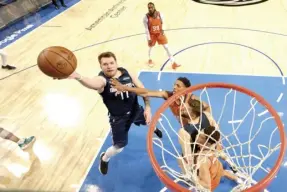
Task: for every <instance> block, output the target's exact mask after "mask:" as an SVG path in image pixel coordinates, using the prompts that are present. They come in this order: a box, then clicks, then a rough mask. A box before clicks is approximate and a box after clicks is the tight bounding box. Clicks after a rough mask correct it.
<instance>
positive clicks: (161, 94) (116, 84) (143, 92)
mask: <svg viewBox="0 0 287 192" xmlns="http://www.w3.org/2000/svg"><path fill="white" fill-rule="evenodd" d="M110 83H111V85H112V86H113V87H114V88H116V89H117V90H118V91H129V92H133V93H136V94H137V95H139V96H142V97H159V98H164V99H167V98H168V93H167V92H166V91H152V90H148V89H145V88H140V87H128V86H125V85H122V84H121V83H120V82H119V81H117V80H116V79H113V80H111V82H110Z"/></svg>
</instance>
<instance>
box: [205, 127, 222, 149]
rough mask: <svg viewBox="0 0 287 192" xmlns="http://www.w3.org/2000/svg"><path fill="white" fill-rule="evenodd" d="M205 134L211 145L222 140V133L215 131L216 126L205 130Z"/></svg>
mask: <svg viewBox="0 0 287 192" xmlns="http://www.w3.org/2000/svg"><path fill="white" fill-rule="evenodd" d="M203 132H204V134H205V135H206V137H207V139H206V141H207V143H210V144H211V145H212V144H214V143H216V142H218V141H219V139H220V133H219V131H217V130H216V129H215V127H214V126H209V127H206V128H205V129H203Z"/></svg>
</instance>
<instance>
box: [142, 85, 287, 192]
mask: <svg viewBox="0 0 287 192" xmlns="http://www.w3.org/2000/svg"><path fill="white" fill-rule="evenodd" d="M204 88H226V89H233V90H236V91H239V92H241V93H245V94H247V95H249V96H251V97H255V98H256V99H257V101H258V102H259V103H261V104H262V105H263V106H265V107H266V108H267V110H268V111H269V113H271V114H272V116H273V117H274V119H275V121H276V124H277V126H278V129H279V132H280V141H281V146H280V154H279V157H278V159H277V161H276V163H275V165H274V167H273V168H272V169H271V170H270V172H269V174H268V175H266V176H265V177H264V178H263V179H262V180H261V181H259V182H258V183H257V184H256V185H254V186H252V187H250V188H248V189H246V190H245V191H246V192H251V191H252V192H253V191H260V190H262V189H264V188H266V187H267V186H268V185H269V184H270V182H271V181H272V179H273V178H274V177H275V176H276V174H277V172H278V171H279V169H280V164H281V163H282V161H283V159H284V154H285V149H286V139H285V131H284V126H283V124H282V121H281V119H280V117H279V115H278V114H277V112H276V110H275V109H274V108H273V107H272V105H271V104H269V103H268V102H267V101H266V100H265V99H264V98H263V97H262V96H260V95H258V94H257V93H255V92H253V91H251V90H249V89H247V88H244V87H241V86H238V85H234V84H228V83H220V82H219V83H206V84H199V85H195V86H191V87H189V88H187V89H185V90H183V91H180V92H178V93H176V94H174V95H173V96H172V97H170V98H169V99H167V100H166V101H165V102H164V104H163V105H162V106H161V107H160V108H159V109H158V110H157V111H156V113H155V115H154V116H153V119H152V121H151V123H150V126H149V130H148V135H147V150H148V154H149V157H150V161H151V164H152V167H153V169H154V171H155V172H156V174H157V176H158V177H159V179H160V180H161V181H162V182H163V183H164V184H165V185H166V187H167V188H168V189H170V190H172V191H180V192H188V191H189V190H188V189H187V188H184V187H182V186H181V185H179V184H177V183H175V182H174V181H173V180H172V179H170V178H169V177H168V176H167V175H166V174H165V173H164V172H163V170H162V169H161V168H160V165H159V164H158V162H157V160H156V157H155V155H154V150H153V142H152V137H153V130H154V127H156V124H157V121H158V119H160V117H161V113H162V112H163V111H165V110H166V109H167V108H168V107H169V106H170V105H171V104H172V103H173V102H174V100H175V99H176V98H177V97H179V96H181V95H183V94H187V93H191V92H194V91H196V90H200V89H204Z"/></svg>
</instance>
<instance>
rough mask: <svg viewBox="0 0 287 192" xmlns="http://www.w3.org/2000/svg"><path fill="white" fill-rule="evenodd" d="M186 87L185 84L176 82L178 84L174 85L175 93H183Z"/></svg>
mask: <svg viewBox="0 0 287 192" xmlns="http://www.w3.org/2000/svg"><path fill="white" fill-rule="evenodd" d="M185 88H186V87H185V85H184V84H183V82H181V81H179V80H176V82H175V83H174V85H173V93H176V92H178V91H181V90H183V89H185Z"/></svg>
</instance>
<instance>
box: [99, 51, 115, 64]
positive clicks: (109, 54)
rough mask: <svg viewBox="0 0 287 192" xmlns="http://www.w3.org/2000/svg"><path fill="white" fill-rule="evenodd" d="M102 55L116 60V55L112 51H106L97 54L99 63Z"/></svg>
mask: <svg viewBox="0 0 287 192" xmlns="http://www.w3.org/2000/svg"><path fill="white" fill-rule="evenodd" d="M104 57H113V58H114V59H115V61H117V58H116V55H115V54H114V53H113V52H110V51H107V52H103V53H101V54H100V55H99V56H98V61H99V63H101V59H102V58H104Z"/></svg>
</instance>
